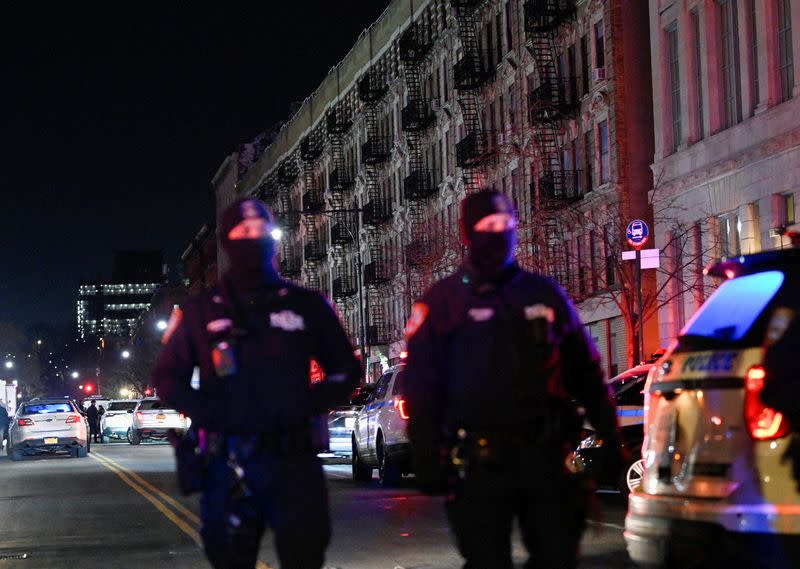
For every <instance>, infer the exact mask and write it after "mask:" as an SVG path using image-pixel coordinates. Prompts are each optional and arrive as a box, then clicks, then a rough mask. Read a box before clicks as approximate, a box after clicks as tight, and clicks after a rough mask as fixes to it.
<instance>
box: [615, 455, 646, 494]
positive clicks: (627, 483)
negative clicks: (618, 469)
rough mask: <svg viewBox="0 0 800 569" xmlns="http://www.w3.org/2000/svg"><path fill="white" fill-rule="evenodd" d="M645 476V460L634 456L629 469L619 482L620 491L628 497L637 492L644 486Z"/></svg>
mask: <svg viewBox="0 0 800 569" xmlns="http://www.w3.org/2000/svg"><path fill="white" fill-rule="evenodd" d="M643 474H644V459H643V458H639V457H638V456H634V457H633V459H632V460H631V462H630V463H629V464H628V467H627V468H626V469H625V470H624V471H623V473H622V479H621V480H620V482H619V489H620V492H622V494H623V495H625V496H627V495H628V494H630V493H631V492H633V491H635V490H636V489H637V488H638V487H639V486H641V484H642V475H643Z"/></svg>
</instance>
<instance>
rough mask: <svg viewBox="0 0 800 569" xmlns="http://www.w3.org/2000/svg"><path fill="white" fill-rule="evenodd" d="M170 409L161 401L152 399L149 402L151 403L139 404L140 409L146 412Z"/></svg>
mask: <svg viewBox="0 0 800 569" xmlns="http://www.w3.org/2000/svg"><path fill="white" fill-rule="evenodd" d="M168 408H169V407H167V406H166V405H164V404H163V403H162V402H161V401H159V400H158V399H151V400H149V401H142V402H141V403H140V404H139V409H140V410H141V411H146V410H148V409H168Z"/></svg>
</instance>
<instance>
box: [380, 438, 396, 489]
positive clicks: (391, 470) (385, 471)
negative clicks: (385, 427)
mask: <svg viewBox="0 0 800 569" xmlns="http://www.w3.org/2000/svg"><path fill="white" fill-rule="evenodd" d="M376 448H377V451H378V480H380V482H381V486H383V487H384V488H391V487H392V486H397V485H398V484H399V483H400V478H402V473H401V472H400V470H399V469H398V468H397V466H395V465H394V464H392V461H391V459H390V458H389V453H388V452H386V449H385V448H384V444H383V436H382V435H379V436H378V443H377V446H376Z"/></svg>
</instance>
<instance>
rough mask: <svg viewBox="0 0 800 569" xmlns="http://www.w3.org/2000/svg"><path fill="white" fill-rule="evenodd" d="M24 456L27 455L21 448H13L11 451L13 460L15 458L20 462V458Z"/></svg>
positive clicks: (15, 460)
mask: <svg viewBox="0 0 800 569" xmlns="http://www.w3.org/2000/svg"><path fill="white" fill-rule="evenodd" d="M24 456H25V455H23V454H22V451H21V450H12V451H11V460H13V461H14V462H19V461H20V460H22V459H23V457H24Z"/></svg>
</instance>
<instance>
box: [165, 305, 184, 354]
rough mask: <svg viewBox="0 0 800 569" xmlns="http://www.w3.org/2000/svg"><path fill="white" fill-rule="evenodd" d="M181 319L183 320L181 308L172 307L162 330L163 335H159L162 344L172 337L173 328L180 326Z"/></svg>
mask: <svg viewBox="0 0 800 569" xmlns="http://www.w3.org/2000/svg"><path fill="white" fill-rule="evenodd" d="M181 320H183V310H181V309H180V308H176V309H174V310H173V311H172V314H171V315H170V317H169V322H167V329H166V330H164V335H163V336H161V343H162V344H164V345H166V344H167V342H169V339H170V338H172V335H173V334H174V333H175V330H177V329H178V326H180V323H181Z"/></svg>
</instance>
